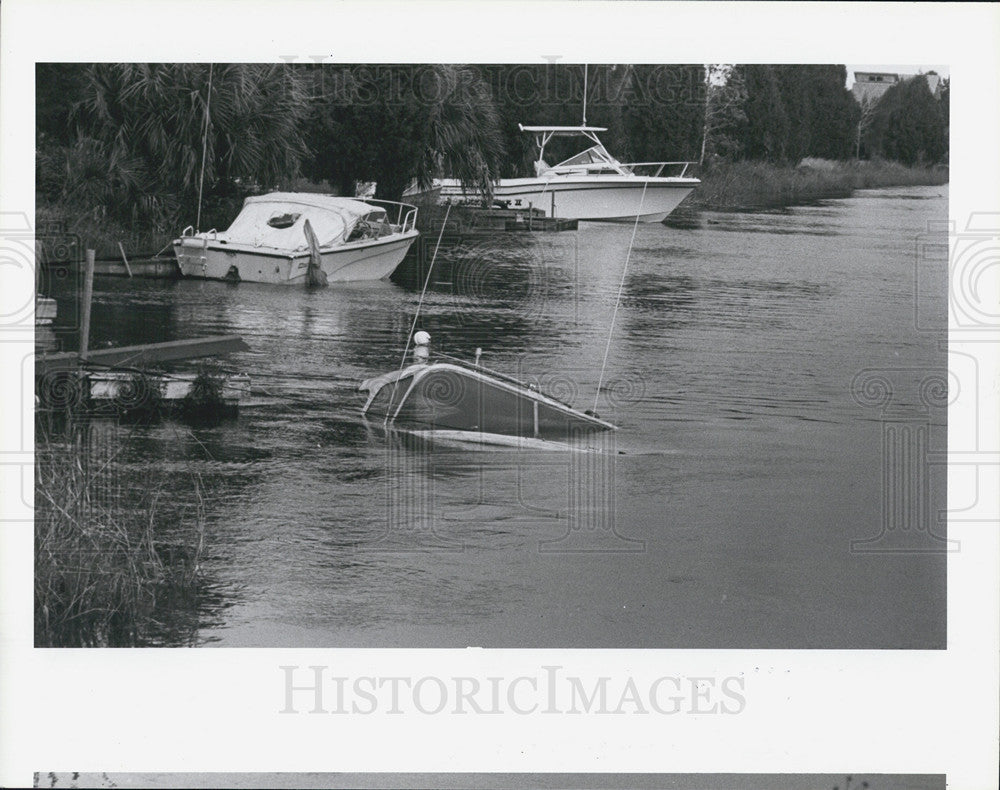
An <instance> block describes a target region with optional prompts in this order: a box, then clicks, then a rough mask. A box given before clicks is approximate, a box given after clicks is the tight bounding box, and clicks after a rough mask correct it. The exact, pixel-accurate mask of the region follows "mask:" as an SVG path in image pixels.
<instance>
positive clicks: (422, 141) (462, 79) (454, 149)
mask: <svg viewBox="0 0 1000 790" xmlns="http://www.w3.org/2000/svg"><path fill="white" fill-rule="evenodd" d="M314 76H315V72H314ZM318 76H319V77H320V80H319V82H318V83H317V87H318V92H317V94H316V95H315V98H314V111H313V113H312V115H311V117H310V119H309V122H308V124H307V135H306V136H307V142H308V146H309V148H310V152H311V156H310V159H309V161H308V163H307V165H306V174H307V175H309V176H311V177H313V178H317V179H327V180H329V181H331V182H333V183H334V184H336V185H338V186H339V188H340V190H341V191H342V192H343V193H344V194H353V189H354V183H355V182H356V181H375V182H376V184H377V194H378V196H379V197H380V198H384V199H389V200H399V199H400V197H401V196H402V194H403V192H404V190H405V189H406V188H407V187H408V186H409V185H410V183H411V182H413V181H414V180H415V181H417V182H418V183H419V184H420V186H422V187H424V188H426V187H429V186H430V184H431V180H432V179H433V178H434V177H435V176H436V175H438V174H439V173H441V172H444V173H446V174H449V175H452V176H454V177H455V178H459V179H461V180H462V181H463V182H465V183H467V184H469V185H470V186H475V187H476V188H479V189H484V190H488V189H490V187H491V183H492V181H493V180H494V179H496V178H498V177H499V175H500V169H501V165H502V163H503V161H504V158H505V151H504V147H503V140H502V138H501V136H500V131H499V118H498V116H497V112H496V108H495V106H494V104H493V101H492V98H491V96H490V93H489V89H488V86H487V85H486V83H485V82H484V81H483V80H482V79H481V77H480V75H479V73H478V72H477V71H476V70H475V69H473V68H470V67H466V66H451V65H405V66H403V65H398V66H391V65H386V66H342V67H341V66H322V67H320V71H319V73H318Z"/></svg>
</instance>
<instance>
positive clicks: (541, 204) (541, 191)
mask: <svg viewBox="0 0 1000 790" xmlns="http://www.w3.org/2000/svg"><path fill="white" fill-rule="evenodd" d="M699 183H700V182H699V181H698V179H695V178H644V177H641V176H591V177H586V176H582V177H568V176H555V177H553V178H549V179H545V178H509V179H503V180H501V181H500V183H499V184H498V185H497V186H496V188H495V189H494V192H493V196H494V199H495V200H500V201H504V202H508V203H509V204H510V205H511V206H512V207H515V208H528V207H529V206H530V207H532V208H536V209H540V210H542V211H544V212H545V214H546V216H549V217H560V218H562V219H577V220H585V221H590V222H635V221H636V216H637V215H638V218H639V221H640V222H662V221H663V220H664V219H666V218H667V216H669V215H670V213H671V212H672V211H673V210H674V209H675V208H677V206H678V205H680V203H681V201H682V200H684V198H686V197H687V196H688V195H690V194H691V192H692V190H694V188H695V187H696V186H697V185H698V184H699ZM441 195H442V197H443V198H456V197H460V196H465V197H470V196H469V195H468V194H467V193H463V191H462V188H461V185H460V184H459V183H458V182H457V181H442V182H441ZM472 197H474V196H472Z"/></svg>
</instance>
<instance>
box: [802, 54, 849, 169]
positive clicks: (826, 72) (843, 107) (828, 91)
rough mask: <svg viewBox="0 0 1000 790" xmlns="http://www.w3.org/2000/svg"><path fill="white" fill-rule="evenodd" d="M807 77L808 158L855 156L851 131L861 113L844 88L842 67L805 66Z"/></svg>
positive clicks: (845, 72)
mask: <svg viewBox="0 0 1000 790" xmlns="http://www.w3.org/2000/svg"><path fill="white" fill-rule="evenodd" d="M803 68H804V69H806V70H807V71H808V72H809V73H810V74H812V75H813V79H812V80H811V92H812V108H811V109H812V112H811V113H810V120H809V125H810V144H809V150H808V151H807V155H808V156H818V157H821V158H823V159H847V158H849V157H850V156H852V155H853V152H854V130H855V127H856V126H857V122H858V116H859V114H860V109H859V107H858V103H857V102H856V101H855V99H854V96H853V95H852V94H851V92H850V91H849V90H847V88H846V87H845V85H846V83H847V68H846V67H845V66H804V67H803Z"/></svg>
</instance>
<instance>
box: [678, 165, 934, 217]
mask: <svg viewBox="0 0 1000 790" xmlns="http://www.w3.org/2000/svg"><path fill="white" fill-rule="evenodd" d="M700 178H701V186H699V187H698V189H696V190H695V191H694V192H693V193H692V194H691V196H690V197H689V198H688V199H687V200H686V201H685V202H684V206H685V207H687V208H693V209H697V208H701V209H710V210H719V211H722V210H730V211H731V210H739V209H748V208H780V207H784V206H793V205H796V204H802V203H809V202H811V201H813V200H820V199H824V198H840V197H848V196H849V195H850V194H851V193H852V192H853V191H854V190H855V189H877V188H880V187H894V186H918V185H937V184H946V183H947V182H948V168H947V167H944V166H940V165H937V166H930V167H907V166H906V165H901V164H899V163H897V162H886V161H850V162H831V161H829V160H824V159H805V160H803V161H802V163H801V164H800V165H799V166H798V167H790V166H786V165H774V164H769V163H766V162H723V163H720V164H717V165H715V166H714V167H712V168H711V169H708V170H706V171H705V172H703V173H702V175H701V176H700Z"/></svg>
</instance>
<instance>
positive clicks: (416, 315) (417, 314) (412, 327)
mask: <svg viewBox="0 0 1000 790" xmlns="http://www.w3.org/2000/svg"><path fill="white" fill-rule="evenodd" d="M449 214H451V203H448V208H447V210H446V211H445V212H444V222H442V223H441V230H440V231H439V232H438V238H437V244H435V245H434V254H433V255H431V262H430V265H429V266H428V267H427V276H426V277H425V278H424V287H423V288H421V289H420V299H418V300H417V312H415V313H414V314H413V323H412V324H410V331H409V333H408V334H407V335H406V347H405V348H404V349H403V358H402V359H401V360H399V370H398V371H396V380H395V381H393V382H392V393H391V394H390V395H389V403H388V404H387V405H386V407H385V419H384V420H383V421H382V427H383V428H384V427H385V426H386V425H388V423H389V410H390V408H391V407H392V402H393V401H394V400H395V399H396V387H397V385H398V384H399V374H400V373H402V372H403V368H404V367H406V355H407V354H408V353H409V352H410V341H411V340H413V332H414V330H415V329H416V328H417V319H419V318H420V308H421V307H423V304H424V294H425V293H427V286H428V285H429V284H430V281H431V272H432V271H434V261H436V260H437V254H438V250H439V249H441V237H442V236H444V229H445V226H447V224H448V215H449Z"/></svg>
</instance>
